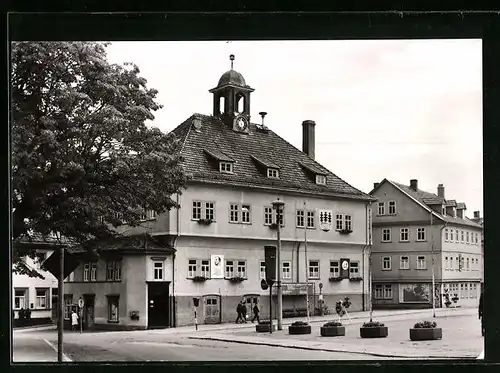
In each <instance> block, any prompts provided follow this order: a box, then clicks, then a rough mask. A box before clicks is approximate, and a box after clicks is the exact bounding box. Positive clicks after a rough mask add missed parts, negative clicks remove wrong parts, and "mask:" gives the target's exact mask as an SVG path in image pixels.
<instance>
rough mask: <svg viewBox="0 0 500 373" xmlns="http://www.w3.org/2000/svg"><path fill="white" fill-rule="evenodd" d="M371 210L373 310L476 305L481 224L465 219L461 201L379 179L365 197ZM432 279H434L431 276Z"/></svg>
mask: <svg viewBox="0 0 500 373" xmlns="http://www.w3.org/2000/svg"><path fill="white" fill-rule="evenodd" d="M370 194H371V195H372V196H374V197H376V198H377V199H378V201H377V203H376V206H375V207H374V208H373V248H372V283H373V294H372V296H373V306H374V308H377V307H378V308H381V307H432V294H431V290H430V289H432V279H433V277H434V283H435V298H434V299H435V302H436V303H435V304H436V306H437V307H441V306H444V303H445V302H446V295H444V294H449V298H454V296H455V295H457V297H458V301H457V302H456V303H452V305H451V306H458V305H459V306H462V307H467V306H477V304H478V301H479V292H480V287H481V281H482V271H481V268H482V262H483V254H482V248H481V233H482V227H481V225H479V224H477V223H475V222H474V221H472V220H470V219H468V218H467V217H466V215H465V210H466V206H465V203H462V202H458V203H457V202H456V201H455V200H449V199H445V189H444V186H443V185H442V184H439V185H438V187H437V194H434V193H429V192H426V191H423V190H421V189H419V188H418V181H417V180H411V181H410V185H409V186H407V185H403V184H399V183H396V182H393V181H389V180H387V179H384V180H383V181H382V182H380V183H375V184H374V189H373V190H372V192H371V193H370ZM433 275H434V276H433Z"/></svg>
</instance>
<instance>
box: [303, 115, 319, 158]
mask: <svg viewBox="0 0 500 373" xmlns="http://www.w3.org/2000/svg"><path fill="white" fill-rule="evenodd" d="M315 125H316V123H315V122H314V121H313V120H305V121H303V122H302V151H303V152H304V153H306V154H307V155H308V156H309V157H311V158H312V159H314V144H315V139H314V126H315Z"/></svg>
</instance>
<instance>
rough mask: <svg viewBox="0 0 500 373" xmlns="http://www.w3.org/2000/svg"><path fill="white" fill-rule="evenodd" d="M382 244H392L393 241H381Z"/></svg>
mask: <svg viewBox="0 0 500 373" xmlns="http://www.w3.org/2000/svg"><path fill="white" fill-rule="evenodd" d="M380 242H382V243H391V242H392V241H380Z"/></svg>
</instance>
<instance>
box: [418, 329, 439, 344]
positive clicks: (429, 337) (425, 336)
mask: <svg viewBox="0 0 500 373" xmlns="http://www.w3.org/2000/svg"><path fill="white" fill-rule="evenodd" d="M441 338H443V330H442V329H441V328H412V329H410V340H412V341H433V340H435V339H441Z"/></svg>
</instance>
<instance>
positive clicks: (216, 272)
mask: <svg viewBox="0 0 500 373" xmlns="http://www.w3.org/2000/svg"><path fill="white" fill-rule="evenodd" d="M210 278H224V255H218V254H216V255H211V256H210Z"/></svg>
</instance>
